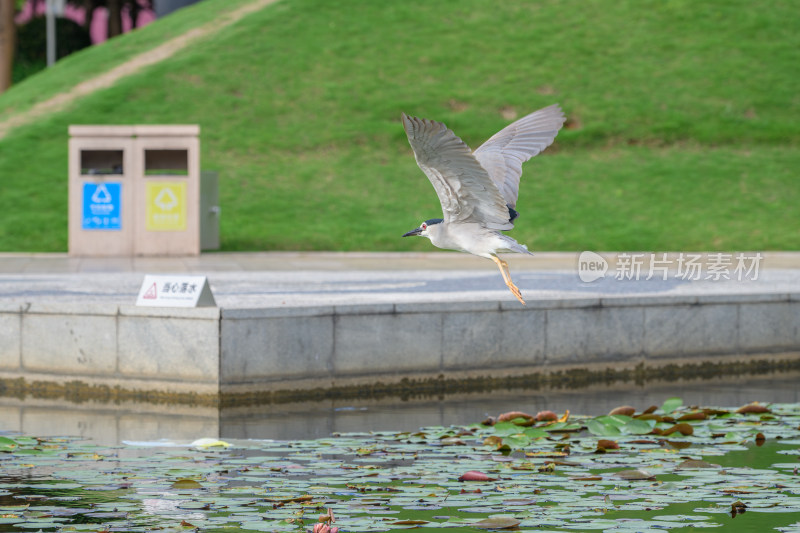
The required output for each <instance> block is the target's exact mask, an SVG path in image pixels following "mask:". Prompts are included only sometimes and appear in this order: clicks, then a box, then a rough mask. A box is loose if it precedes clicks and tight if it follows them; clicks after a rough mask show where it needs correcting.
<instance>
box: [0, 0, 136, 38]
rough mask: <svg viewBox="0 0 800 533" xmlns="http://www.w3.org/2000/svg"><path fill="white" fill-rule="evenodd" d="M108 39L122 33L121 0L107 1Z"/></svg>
mask: <svg viewBox="0 0 800 533" xmlns="http://www.w3.org/2000/svg"><path fill="white" fill-rule="evenodd" d="M0 1H2V0H0ZM106 5H107V6H108V38H109V39H111V38H112V37H116V36H117V35H119V34H121V33H122V0H108V2H107V3H106Z"/></svg>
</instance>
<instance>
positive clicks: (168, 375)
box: [0, 292, 800, 401]
mask: <svg viewBox="0 0 800 533" xmlns="http://www.w3.org/2000/svg"><path fill="white" fill-rule="evenodd" d="M0 339H1V340H2V343H0V377H2V379H3V380H15V379H17V380H23V382H24V383H39V384H41V383H53V384H62V385H63V384H64V383H67V382H70V381H80V382H82V383H86V384H88V385H90V386H102V385H104V384H105V385H108V386H112V387H116V388H118V389H120V390H129V391H139V392H142V393H158V394H166V395H170V394H191V393H192V392H195V393H197V394H201V395H211V396H212V397H216V398H219V397H220V395H224V394H234V395H235V394H242V395H251V396H252V395H258V394H262V393H263V394H272V393H279V392H280V391H301V390H309V391H310V390H317V391H319V390H326V389H331V388H335V387H342V386H352V387H356V388H359V387H361V388H367V389H368V388H369V387H370V386H372V385H374V384H376V383H383V384H386V383H395V384H399V383H403V382H411V381H413V382H424V381H425V380H428V381H430V380H436V379H439V377H440V376H443V375H444V376H448V377H452V376H471V375H474V376H481V377H482V378H485V379H493V378H494V377H496V376H501V375H513V374H518V375H523V374H530V373H536V372H550V371H553V370H554V369H584V368H588V367H590V366H591V367H596V368H604V367H609V368H611V367H613V368H617V369H619V368H623V369H625V368H629V369H630V368H635V367H637V365H642V364H645V365H651V366H652V365H665V364H669V363H670V362H672V361H693V362H696V363H697V362H702V361H705V360H708V359H709V357H712V356H719V357H722V358H730V360H731V361H733V360H741V359H742V358H744V359H755V358H757V357H768V356H769V354H776V353H784V354H785V353H800V293H794V292H790V293H747V294H729V293H724V294H723V293H720V294H714V293H710V294H694V295H685V294H677V295H674V296H670V295H664V294H658V295H654V296H624V297H602V298H600V297H598V298H594V297H589V298H587V297H576V298H562V299H542V300H532V301H530V302H529V304H528V306H527V307H521V306H520V305H519V304H518V303H517V302H511V301H492V300H486V301H467V302H452V301H451V302H407V303H365V304H354V305H323V306H315V307H267V308H201V309H162V308H140V307H134V306H129V305H116V304H111V303H91V304H87V305H81V304H77V303H74V304H45V303H34V304H30V305H19V304H2V305H0ZM765 354H766V355H765ZM404 380H405V381H404ZM209 401H213V400H209Z"/></svg>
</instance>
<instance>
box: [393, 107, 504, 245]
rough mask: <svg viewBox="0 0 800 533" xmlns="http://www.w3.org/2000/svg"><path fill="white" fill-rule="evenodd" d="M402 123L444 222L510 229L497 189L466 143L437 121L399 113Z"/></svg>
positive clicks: (501, 197) (502, 200)
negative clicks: (474, 223)
mask: <svg viewBox="0 0 800 533" xmlns="http://www.w3.org/2000/svg"><path fill="white" fill-rule="evenodd" d="M403 127H404V128H405V130H406V135H408V142H409V143H410V144H411V148H412V149H413V150H414V157H415V158H416V160H417V164H418V165H419V168H421V169H422V171H423V172H424V173H425V175H427V176H428V179H429V180H430V182H431V184H432V185H433V188H434V189H435V190H436V195H437V196H438V197H439V202H440V203H441V204H442V213H443V218H444V221H445V222H448V223H450V222H479V223H481V224H483V225H485V226H486V227H488V228H491V229H499V230H505V229H511V228H512V227H514V225H513V224H512V223H510V222H509V213H508V207H507V206H506V201H505V200H504V199H503V196H502V195H501V194H500V191H499V190H498V188H497V185H495V182H494V181H492V178H491V177H490V176H489V174H488V173H487V172H486V169H484V168H483V167H482V166H481V164H480V163H479V162H478V160H477V159H475V156H474V155H473V154H472V151H471V150H470V148H469V146H467V145H466V144H465V143H464V141H462V140H461V139H459V138H458V137H457V136H456V134H455V133H453V132H452V131H451V130H449V129H447V126H445V125H444V124H442V123H441V122H435V121H433V120H427V119H421V118H417V117H409V116H408V115H406V114H405V113H404V114H403Z"/></svg>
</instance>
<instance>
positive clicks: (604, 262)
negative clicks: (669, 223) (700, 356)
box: [578, 251, 764, 283]
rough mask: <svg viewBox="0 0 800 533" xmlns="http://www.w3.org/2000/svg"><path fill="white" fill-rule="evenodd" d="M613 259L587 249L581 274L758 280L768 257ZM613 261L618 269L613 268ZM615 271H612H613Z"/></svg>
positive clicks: (585, 278) (588, 278)
mask: <svg viewBox="0 0 800 533" xmlns="http://www.w3.org/2000/svg"><path fill="white" fill-rule="evenodd" d="M611 259H612V261H609V259H606V258H605V257H603V256H602V255H600V254H598V253H595V252H590V251H585V252H581V254H580V256H578V277H579V278H580V280H581V281H582V282H584V283H591V282H593V281H597V280H598V279H602V278H605V277H606V273H607V272H608V276H609V277H610V276H612V275H613V278H614V279H616V280H620V281H622V280H634V281H639V280H644V281H647V280H651V279H660V280H664V281H666V280H668V279H678V280H685V281H700V280H707V281H721V280H735V281H745V280H747V281H755V280H757V279H758V270H759V267H760V266H761V260H762V259H764V256H763V255H761V253H760V252H737V253H721V252H720V253H710V254H700V253H684V252H680V253H666V252H658V253H655V252H652V253H644V252H637V253H619V254H615V255H614V257H613V258H611ZM610 262H612V263H613V265H614V268H613V270H611V266H610ZM609 270H611V272H609Z"/></svg>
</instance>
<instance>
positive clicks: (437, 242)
mask: <svg viewBox="0 0 800 533" xmlns="http://www.w3.org/2000/svg"><path fill="white" fill-rule="evenodd" d="M431 243H433V245H434V246H436V247H437V248H444V249H447V250H458V251H460V252H467V253H470V254H473V255H478V256H481V257H487V258H488V257H490V256H491V255H493V254H494V253H495V252H496V251H498V250H502V249H505V247H506V243H505V242H504V241H503V239H502V238H501V237H500V236H499V235H498V234H497V233H495V232H494V231H491V230H487V229H486V228H483V227H481V225H480V224H456V225H449V226H448V227H447V231H446V232H442V233H441V234H439V235H436V236H431Z"/></svg>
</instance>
